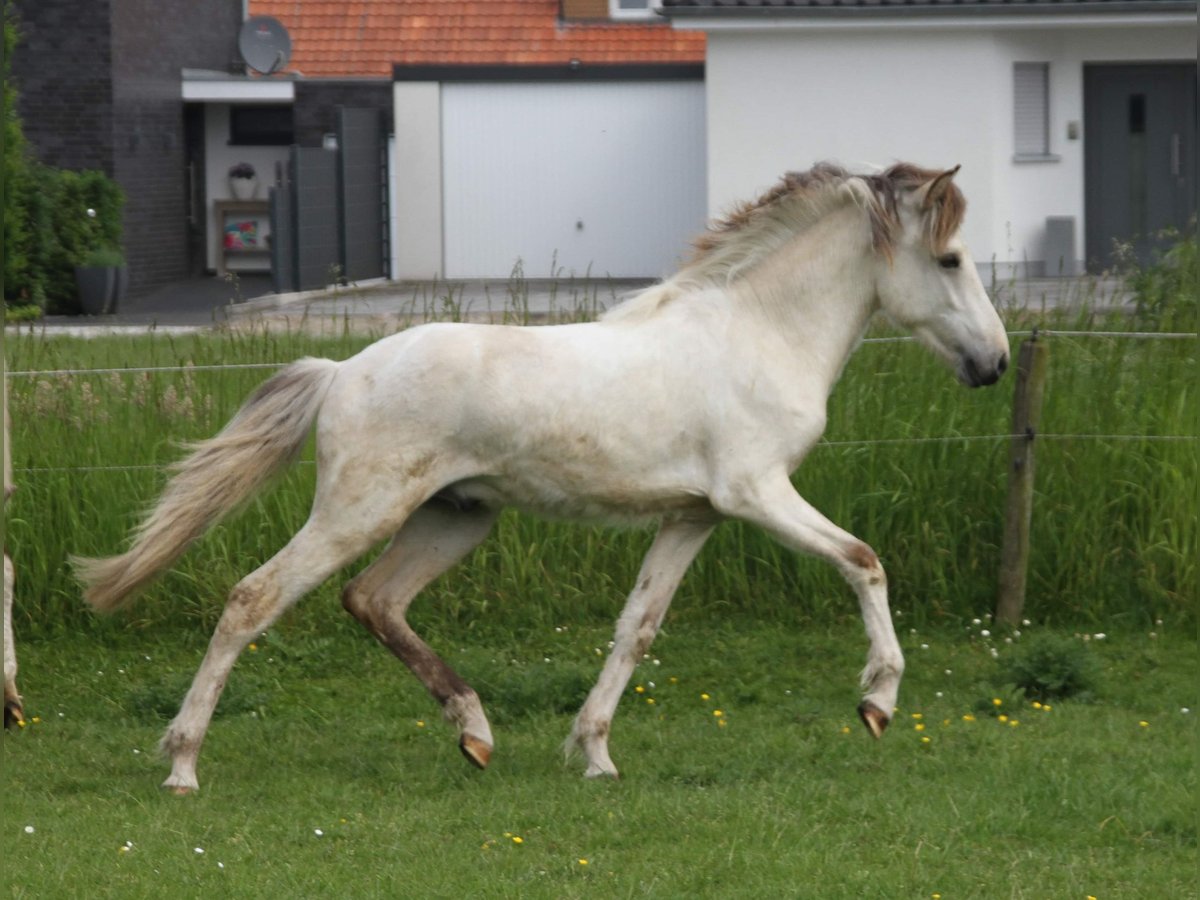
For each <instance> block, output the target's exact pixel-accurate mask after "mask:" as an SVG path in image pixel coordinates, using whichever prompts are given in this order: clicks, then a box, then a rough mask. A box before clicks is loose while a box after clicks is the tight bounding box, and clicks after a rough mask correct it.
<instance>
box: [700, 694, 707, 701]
mask: <svg viewBox="0 0 1200 900" xmlns="http://www.w3.org/2000/svg"><path fill="white" fill-rule="evenodd" d="M700 699H701V700H707V699H708V694H701V695H700Z"/></svg>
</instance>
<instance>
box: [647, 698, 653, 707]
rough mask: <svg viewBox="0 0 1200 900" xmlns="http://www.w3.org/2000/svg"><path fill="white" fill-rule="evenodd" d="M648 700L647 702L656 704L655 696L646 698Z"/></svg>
mask: <svg viewBox="0 0 1200 900" xmlns="http://www.w3.org/2000/svg"><path fill="white" fill-rule="evenodd" d="M646 702H647V703H649V704H650V705H651V706H653V705H654V698H653V697H647V698H646Z"/></svg>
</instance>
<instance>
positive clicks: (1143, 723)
mask: <svg viewBox="0 0 1200 900" xmlns="http://www.w3.org/2000/svg"><path fill="white" fill-rule="evenodd" d="M33 721H35V722H36V721H37V719H34V720H33ZM1138 725H1140V726H1141V727H1142V728H1149V727H1150V723H1149V722H1147V721H1146V720H1145V719H1142V721H1140V722H1138Z"/></svg>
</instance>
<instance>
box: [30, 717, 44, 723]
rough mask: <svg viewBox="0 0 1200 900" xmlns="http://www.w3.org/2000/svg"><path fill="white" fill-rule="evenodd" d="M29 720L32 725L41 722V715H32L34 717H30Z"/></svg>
mask: <svg viewBox="0 0 1200 900" xmlns="http://www.w3.org/2000/svg"><path fill="white" fill-rule="evenodd" d="M29 721H30V722H32V723H33V724H34V725H38V724H41V721H42V717H41V716H34V717H33V718H32V719H30V720H29Z"/></svg>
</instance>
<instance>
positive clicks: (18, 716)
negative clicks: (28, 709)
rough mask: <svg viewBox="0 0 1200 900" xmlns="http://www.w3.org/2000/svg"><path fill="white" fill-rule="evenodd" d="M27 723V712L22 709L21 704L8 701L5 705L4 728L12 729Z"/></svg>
mask: <svg viewBox="0 0 1200 900" xmlns="http://www.w3.org/2000/svg"><path fill="white" fill-rule="evenodd" d="M24 721H25V710H23V709H21V705H20V704H19V703H14V702H13V701H11V700H10V701H8V702H7V703H5V704H4V727H5V728H12V727H13V726H14V725H19V724H20V723H22V722H24Z"/></svg>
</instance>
